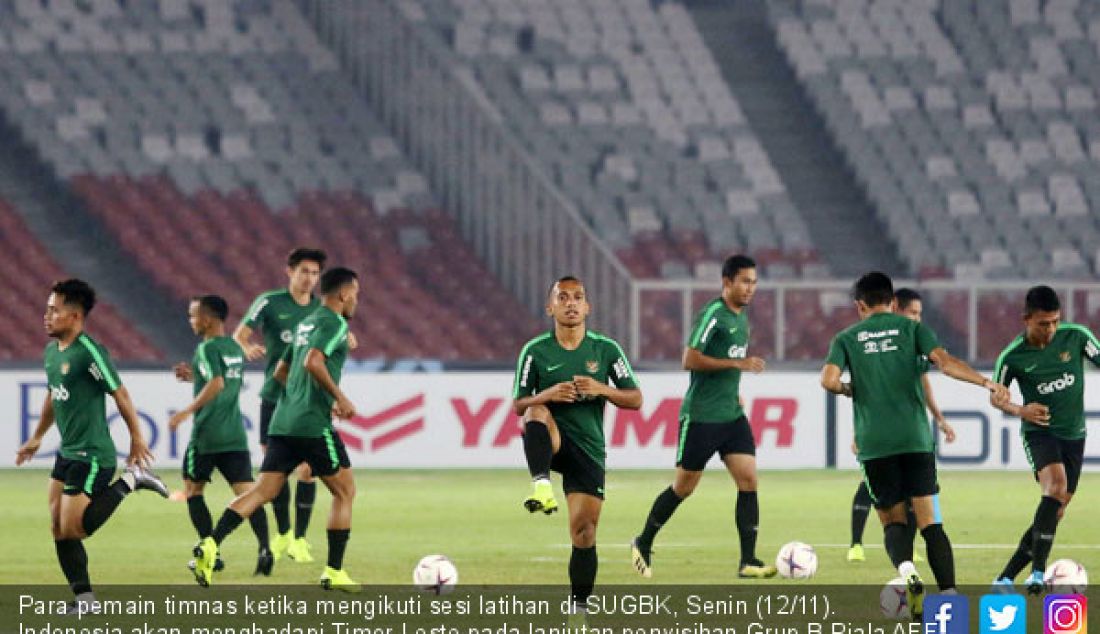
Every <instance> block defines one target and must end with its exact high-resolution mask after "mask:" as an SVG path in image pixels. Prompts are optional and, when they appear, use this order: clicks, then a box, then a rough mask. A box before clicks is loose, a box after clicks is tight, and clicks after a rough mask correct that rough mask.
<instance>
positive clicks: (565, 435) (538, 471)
mask: <svg viewBox="0 0 1100 634" xmlns="http://www.w3.org/2000/svg"><path fill="white" fill-rule="evenodd" d="M589 308H590V307H589V304H588V297H587V295H586V293H585V289H584V284H582V283H581V281H580V280H578V279H577V278H575V277H572V276H566V277H563V278H561V279H559V280H558V281H557V282H556V283H555V284H554V286H553V287H552V288H551V289H550V296H549V298H548V301H547V305H546V313H547V314H548V315H550V316H551V317H552V318H553V320H554V328H553V330H551V331H549V332H546V333H543V334H541V335H539V336H537V337H535V338H534V339H531V340H530V341H528V342H527V343H526V345H524V346H523V349H522V350H521V351H520V353H519V360H518V361H517V363H516V376H515V382H514V384H513V387H512V398H513V401H512V408H513V409H514V410H515V412H516V414H517V415H518V416H520V417H522V418H523V429H524V432H523V451H524V454H525V455H526V458H527V468H528V470H529V471H530V473H531V479H532V492H531V495H529V496H528V497H527V499H526V500H524V501H523V505H524V507H526V508H527V510H528V511H530V512H532V513H535V512H537V511H542V512H543V513H546V514H550V513H553V512H554V511H556V510H557V509H558V502H557V500H556V499H555V498H554V490H553V487H552V486H551V484H550V471H551V470H553V471H557V472H558V473H560V474H562V483H563V488H564V489H565V500H566V504H567V506H568V507H569V536H570V538H571V541H572V543H573V551H572V554H571V555H570V558H569V582H570V585H571V587H572V592H571V596H572V608H571V610H570V624H571V625H578V626H579V625H580V624H581V623H583V621H584V619H585V614H586V610H585V605H586V602H587V600H588V597H589V596H590V595H591V594H592V588H593V586H594V584H595V582H596V568H597V566H598V560H597V557H596V525H597V523H598V522H599V519H600V510H601V509H602V507H603V500H604V458H605V457H606V447H605V443H604V433H603V412H604V406H605V404H606V403H607V402H608V401H610V402H611V403H613V404H614V405H615V406H616V407H620V408H623V409H634V410H636V409H639V408H640V407H641V406H642V392H641V390H639V389H638V382H637V380H636V379H635V378H634V371H633V369H632V368H631V367H630V361H629V360H627V358H626V354H625V353H623V349H622V347H621V346H619V344H618V343H616V342H615V340H614V339H611V338H609V337H606V336H604V335H602V334H600V333H598V332H595V331H593V330H589V329H588V327H587V325H586V320H587V318H588V313H589ZM609 380H610V381H611V382H612V383H614V386H612V385H610V384H609V383H608V381H609Z"/></svg>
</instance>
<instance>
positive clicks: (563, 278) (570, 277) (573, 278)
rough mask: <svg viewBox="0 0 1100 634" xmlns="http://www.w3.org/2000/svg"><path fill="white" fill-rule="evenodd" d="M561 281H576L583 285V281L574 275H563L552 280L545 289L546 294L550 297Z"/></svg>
mask: <svg viewBox="0 0 1100 634" xmlns="http://www.w3.org/2000/svg"><path fill="white" fill-rule="evenodd" d="M562 282H576V283H577V284H580V285H581V286H584V282H582V281H581V280H580V278H579V277H577V276H575V275H563V276H561V277H559V278H558V279H556V280H554V283H553V284H551V285H550V288H548V289H546V296H547V297H552V296H553V295H554V289H555V288H556V287H557V285H558V284H561V283H562Z"/></svg>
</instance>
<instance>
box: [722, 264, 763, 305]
mask: <svg viewBox="0 0 1100 634" xmlns="http://www.w3.org/2000/svg"><path fill="white" fill-rule="evenodd" d="M722 294H723V295H725V297H726V299H727V300H728V301H729V302H730V303H732V304H733V305H734V306H738V307H742V306H748V305H749V304H750V303H752V296H753V295H755V294H756V269H755V268H747V269H741V270H740V271H738V272H737V274H736V275H734V276H733V278H728V277H723V278H722Z"/></svg>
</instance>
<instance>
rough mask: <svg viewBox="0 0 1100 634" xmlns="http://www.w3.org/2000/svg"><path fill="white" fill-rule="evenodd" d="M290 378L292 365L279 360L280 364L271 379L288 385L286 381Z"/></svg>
mask: <svg viewBox="0 0 1100 634" xmlns="http://www.w3.org/2000/svg"><path fill="white" fill-rule="evenodd" d="M289 376H290V364H289V363H287V362H286V361H283V360H282V359H279V363H278V364H277V365H276V366H275V371H274V372H272V374H271V378H273V379H275V380H276V381H278V382H279V383H282V384H283V385H286V379H287V377H289Z"/></svg>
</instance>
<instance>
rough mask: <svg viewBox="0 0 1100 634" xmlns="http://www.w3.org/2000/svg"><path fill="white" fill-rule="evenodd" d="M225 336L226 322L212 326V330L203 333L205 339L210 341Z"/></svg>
mask: <svg viewBox="0 0 1100 634" xmlns="http://www.w3.org/2000/svg"><path fill="white" fill-rule="evenodd" d="M224 336H225V324H218V325H217V326H211V327H210V330H207V331H206V332H204V333H202V338H203V341H209V340H211V339H214V338H217V337H224Z"/></svg>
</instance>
